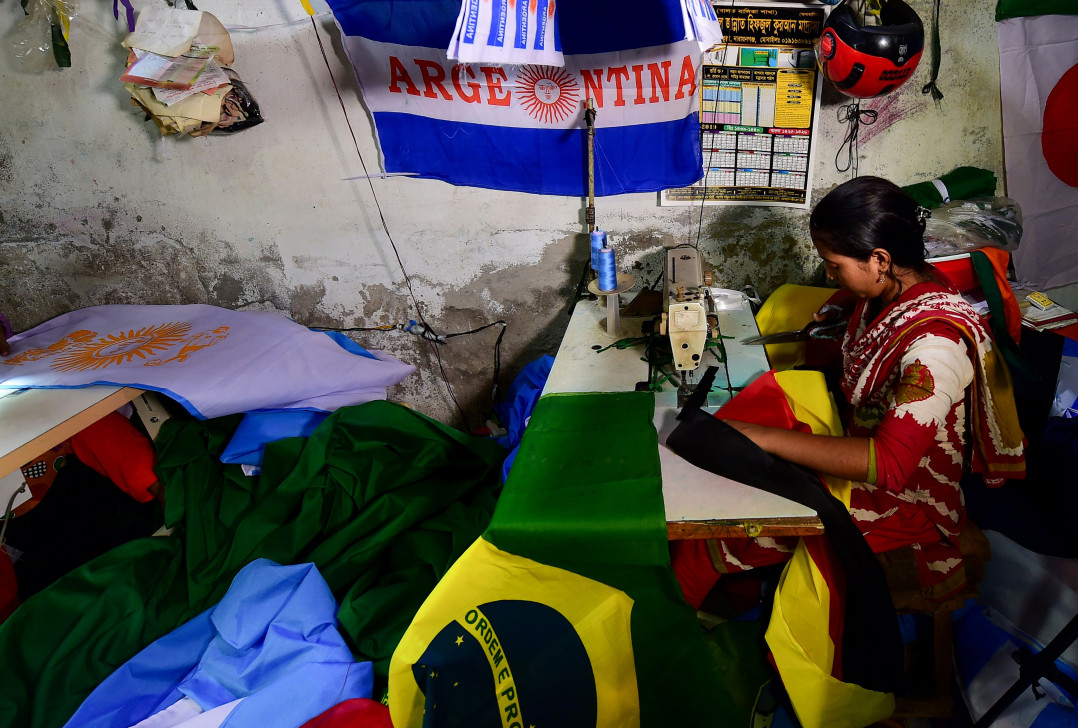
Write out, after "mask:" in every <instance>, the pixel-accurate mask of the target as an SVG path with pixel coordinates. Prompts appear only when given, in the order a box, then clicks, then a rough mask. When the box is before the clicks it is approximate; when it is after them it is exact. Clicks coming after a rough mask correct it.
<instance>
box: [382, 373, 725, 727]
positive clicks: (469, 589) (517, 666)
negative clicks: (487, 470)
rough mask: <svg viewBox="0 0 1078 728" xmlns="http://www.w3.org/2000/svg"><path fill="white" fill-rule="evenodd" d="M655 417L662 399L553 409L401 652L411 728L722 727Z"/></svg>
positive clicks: (396, 675) (574, 402)
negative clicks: (689, 599) (681, 570)
mask: <svg viewBox="0 0 1078 728" xmlns="http://www.w3.org/2000/svg"><path fill="white" fill-rule="evenodd" d="M653 409H654V397H653V395H651V394H650V393H646V392H639V393H638V392H626V393H616V394H572V395H560V394H559V395H548V396H546V397H543V398H542V399H541V400H539V402H538V404H537V405H536V408H535V411H534V413H533V415H532V418H531V421H530V423H529V425H528V429H527V430H526V431H525V434H524V438H523V440H522V442H521V446H520V451H519V453H518V455H517V458H516V461H515V462H514V464H513V469H512V471H511V472H510V474H509V478H508V480H507V481H506V484H505V487H504V490H503V492H502V494H501V496H500V498H499V500H498V504H497V506H496V508H495V512H494V517H493V518H492V520H491V523H490V526H489V527H488V528H487V530H486V532H485V533H484V534H483V536H482V537H481V538H479V539H478V540H477V541H476V542H475V543H474V544H473V545H472V546H471V548H470V549H469V550H468V551H467V552H466V553H465V554H464V555H463V556H462V557H461V558H460V559H459V560H458V561H457V562H456V563H455V564H454V565H453V567H452V568H450V570H449V572H448V573H447V574H446V575H445V576H444V577H443V578H442V580H441V581H440V582H439V584H438V586H437V587H435V589H434V591H433V592H432V593H431V595H430V597H428V599H427V601H426V602H425V603H424V604H423V606H422V607H421V608H420V610H419V612H418V613H417V614H416V616H415V618H414V619H413V621H412V624H411V625H410V627H409V628H408V631H407V632H406V633H405V635H404V637H403V638H402V639H401V642H400V644H399V645H398V646H397V649H396V651H395V652H394V654H393V659H392V662H391V664H390V675H389V707H390V712H391V715H392V718H393V724H394V726H396V728H406V727H408V726H426V727H428V728H435V727H442V726H469V728H481V727H483V726H491V727H497V726H504V727H505V728H511V727H513V726H520V727H521V728H527V727H528V726H544V725H545V726H551V725H557V726H565V727H572V726H578V725H579V726H635V725H643V726H670V725H713V724H715V723H716V721H717V720H720V717H719V716H718V715H716V712H715V707H716V703H715V696H716V694H717V692H718V691H717V690H716V688H717V686H718V684H719V683H718V675H717V671H716V668H715V666H714V664H713V662H712V661H711V658H710V656H709V653H708V649H707V646H706V644H705V642H704V638H703V632H702V631H701V629H700V627H699V625H698V624H697V621H696V617H695V613H694V612H693V610H692V609H691V608H690V607H689V606H688V605H687V604H686V603H685V601H684V599H683V598H682V596H681V592H680V590H679V587H678V585H677V581H676V580H675V578H674V575H673V572H672V571H671V569H670V559H669V550H668V546H667V540H666V518H665V514H664V509H663V500H662V489H661V477H660V470H659V456H658V442H657V435H656V432H655V428H654V426H653V424H652V416H653ZM608 425H609V426H608Z"/></svg>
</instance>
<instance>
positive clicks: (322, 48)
mask: <svg viewBox="0 0 1078 728" xmlns="http://www.w3.org/2000/svg"><path fill="white" fill-rule="evenodd" d="M311 27H312V28H314V37H315V38H316V39H317V40H318V49H319V50H320V51H321V52H322V60H323V61H324V62H325V64H326V70H327V71H328V72H329V78H330V81H332V83H333V90H334V91H335V92H336V93H337V101H338V103H340V105H341V112H342V113H343V114H344V120H345V123H346V124H347V125H348V132H349V134H351V135H352V143H353V144H354V145H355V148H356V156H358V157H359V163H360V166H362V167H363V173H364V174H365V175H367V184H368V185H369V186H370V188H371V196H372V197H373V199H374V206H375V209H377V210H378V219H379V220H381V222H382V229H383V230H385V233H386V238H387V239H388V240H389V244H390V246H391V247H392V248H393V255H394V256H395V257H396V259H397V265H398V266H400V270H401V273H402V274H403V275H404V284H405V286H406V287H407V289H408V296H409V297H410V298H411V299H412V305H413V306H414V307H415V311H416V316H418V317H419V322H420V323H421V324H423V326H424V327H425V328H426V329H427V330H428V331H431V332H432V333H433V332H434V329H433V328H432V327H431V326H430V324H428V323H427V322H426V320H425V319H424V318H423V310H422V308H420V306H419V300H418V299H417V298H416V295H415V291H414V290H413V289H412V279H411V277H410V276H409V275H408V271H407V270H405V268H404V263H403V261H401V257H400V252H399V251H398V250H397V244H396V242H394V240H393V235H392V233H390V232H389V224H388V223H387V222H386V218H385V215H384V214H383V213H382V205H381V203H380V202H379V201H378V194H377V192H375V189H374V182H372V181H371V178H370V173H369V172H368V171H367V163H366V161H364V159H363V154H362V152H360V151H359V141H358V140H357V139H356V133H355V130H354V129H353V128H352V120H351V119H349V118H348V109H347V108H346V107H345V105H344V99H343V98H342V97H341V90H340V89H339V88H338V87H337V79H336V78H335V77H334V75H333V69H332V67H331V66H330V65H329V57H328V56H327V55H326V48H325V46H324V45H323V44H322V36H321V34H320V33H319V32H318V24H317V23H316V22H315V20H314V16H311ZM424 338H427V337H424ZM427 342H428V343H429V344H430V350H431V353H432V354H434V358H435V360H436V361H437V362H438V371H439V373H440V374H441V377H442V381H443V382H445V388H446V390H447V391H448V392H449V398H450V399H451V400H453V404H454V405H455V406H456V408H457V412H458V414H460V419H461V423H462V424H463V425H464V429H465V431H468V429H469V428H468V417H467V415H465V414H464V408H463V407H461V406H460V402H459V401H457V395H456V394H455V393H454V392H453V385H452V384H450V383H449V376H448V375H447V374H446V372H445V364H444V362H443V361H442V355H441V352H439V351H438V347H437V346H435V343H434V342H433V341H431V340H430V339H429V338H428V339H427Z"/></svg>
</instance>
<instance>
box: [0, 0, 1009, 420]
mask: <svg viewBox="0 0 1078 728" xmlns="http://www.w3.org/2000/svg"><path fill="white" fill-rule="evenodd" d="M196 4H197V6H198V7H199V8H200V9H203V10H208V11H210V12H213V13H214V14H215V15H216V16H217V17H218V18H219V19H220V20H221V21H222V22H223V23H225V25H226V26H228V27H229V28H230V29H231V30H232V37H233V43H234V45H235V49H236V61H235V64H234V68H235V70H236V71H237V72H238V73H239V74H240V75H241V77H242V78H243V79H244V80H245V81H246V82H247V84H248V85H249V87H250V88H251V90H252V92H253V94H254V96H255V98H256V99H257V100H258V102H259V104H260V106H261V108H262V113H263V116H264V117H265V119H266V122H265V123H264V124H262V125H261V126H258V127H255V128H253V129H249V130H247V131H244V132H242V133H239V134H237V135H234V136H231V137H208V138H201V139H192V138H189V137H183V138H174V137H172V138H162V137H161V136H160V134H159V133H158V131H157V130H156V128H155V127H154V126H153V124H152V123H151V122H148V121H145V120H144V116H143V114H142V113H141V112H140V111H138V110H136V109H135V108H134V107H132V106H131V105H130V103H129V97H128V94H127V93H126V91H124V90H123V88H122V85H121V83H120V82H119V81H118V80H117V78H118V76H119V75H120V74H121V73H122V71H123V62H124V58H125V57H126V51H125V50H124V49H123V48H121V47H120V45H119V42H120V40H121V39H122V38H123V36H124V35H125V30H124V28H123V26H122V24H121V23H120V22H117V21H115V20H114V19H113V18H112V14H111V3H92V2H83V3H82V9H81V13H82V14H81V15H80V16H79V18H78V19H77V20H76V22H75V24H74V26H73V31H72V34H71V41H70V42H71V50H72V58H73V67H72V68H69V69H65V70H63V71H59V70H53V71H49V72H45V73H28V72H25V71H24V70H22V69H20V67H19V65H18V63H17V62H16V60H15V59H14V57H13V53H12V50H11V47H10V42H9V41H8V40H7V38H6V37H5V39H4V41H3V46H0V108H2V109H3V112H2V114H3V123H2V124H0V309H2V310H4V311H5V312H7V314H8V315H9V317H10V318H11V320H12V323H13V324H14V326H15V328H16V330H21V329H25V328H28V327H30V326H33V325H35V324H37V323H40V322H42V321H44V320H47V319H49V318H51V317H53V316H56V315H58V314H61V313H64V312H66V311H69V310H71V309H75V308H80V307H84V306H91V305H96V304H104V303H152V304H166V303H210V304H215V305H220V306H225V307H228V308H234V309H240V310H245V309H246V310H250V309H260V310H276V311H279V312H282V313H284V314H287V315H289V316H291V317H293V318H294V319H295V320H296V321H298V322H300V323H302V324H305V325H309V326H330V327H363V326H377V325H382V324H394V323H398V322H407V321H408V320H409V319H413V318H416V314H415V310H414V307H413V305H412V302H411V300H410V298H409V295H408V291H407V288H406V287H405V285H404V277H403V275H402V272H401V268H400V266H399V265H398V263H397V260H396V257H395V255H394V252H393V249H392V247H391V246H390V244H389V241H388V239H387V237H386V234H385V232H384V231H383V229H382V225H381V222H380V219H379V213H378V209H377V208H376V207H375V204H374V196H373V195H372V189H371V187H372V186H373V191H374V193H376V194H377V198H378V201H379V202H380V204H381V209H382V211H383V213H384V215H385V220H386V223H387V225H388V228H389V231H390V232H391V234H392V236H393V240H394V241H395V242H396V246H397V249H398V251H399V253H400V258H401V261H402V262H403V265H404V268H405V269H406V270H407V271H408V274H409V276H410V279H411V285H412V290H413V291H414V294H415V297H416V299H417V300H418V302H419V305H420V306H421V307H422V310H423V314H424V316H425V318H426V320H427V321H428V322H430V323H431V325H432V326H434V327H435V329H437V330H438V331H439V332H456V331H465V330H469V329H472V328H475V327H477V326H481V325H483V324H486V323H489V322H491V321H495V320H498V319H504V320H505V321H506V322H507V323H508V327H507V332H506V335H505V339H504V342H503V344H502V363H503V364H502V366H503V368H502V383H503V385H505V386H507V385H508V383H509V382H510V381H511V378H512V376H513V375H514V374H515V373H516V371H517V370H518V369H519V368H520V367H521V366H523V365H524V364H526V363H528V362H530V361H532V360H533V359H535V358H536V357H537V356H539V355H540V354H544V353H550V354H553V353H554V352H555V351H556V350H557V345H558V343H559V341H560V338H561V335H562V332H563V331H564V328H565V326H566V323H567V317H566V310H567V307H568V305H569V303H570V300H571V298H572V294H573V292H574V290H575V288H576V284H577V280H578V278H579V276H580V272H581V267H582V265H583V261H584V260H585V258H586V256H587V240H586V236H585V234H584V233H585V231H586V230H587V228H586V227H585V226H584V225H583V224H582V223H583V206H584V205H585V204H586V201H582V200H580V199H577V198H557V197H545V196H532V195H523V194H517V193H508V192H492V191H488V190H480V189H473V188H464V187H453V186H450V185H447V184H444V183H442V182H436V181H427V180H416V179H407V178H400V177H396V178H388V179H375V180H373V181H372V183H371V184H370V185H369V184H368V183H367V181H366V180H352V181H346V179H347V178H350V177H356V176H359V175H362V174H364V168H363V167H362V166H361V163H360V161H359V157H358V156H357V154H356V148H355V146H354V144H353V141H352V136H351V133H350V132H349V128H348V126H347V125H346V123H345V119H344V115H343V113H342V110H341V107H340V105H339V103H338V100H337V94H336V91H335V90H334V84H333V82H332V81H331V79H330V74H329V72H328V71H327V68H326V64H325V62H324V61H323V59H322V55H321V53H320V51H319V46H318V41H317V39H316V37H315V32H314V29H313V27H312V23H311V22H310V20H309V19H307V16H306V15H305V14H304V13H303V11H302V9H301V7H300V4H299V2H297V1H296V0H287V1H286V0H275V1H273V2H271V1H270V0H249V1H248V2H242V3H239V2H223V1H222V0H202V1H199V2H197V3H196ZM911 5H912V6H913V7H914V9H915V10H917V12H918V13H920V15H921V17H922V19H924V20H925V22H926V25H927V24H928V22H929V21H930V19H931V12H932V11H931V2H930V1H929V0H911ZM994 5H995V2H994V0H953V1H952V2H948V3H945V4H944V6H943V18H942V42H943V47H944V49H945V50H946V57H945V58H944V60H943V63H942V72H941V80H940V87H941V88H942V90H943V92H944V94H945V95H946V98H945V99H944V101H943V107H942V110H939V109H937V108H936V107H935V106H933V104H932V103H931V101H930V100H929V98H928V97H927V96H923V95H922V94H921V86H922V85H923V84H924V83H925V82H926V80H927V78H928V72H929V66H930V63H929V59H928V56H927V51H926V57H925V59H924V60H923V61H922V63H921V67H920V68H919V69H918V71H917V73H916V75H915V76H914V78H913V79H912V80H911V81H910V82H909V83H907V84H906V86H905V87H903V88H902V89H901V90H900V91H899V92H897V93H895V94H892V95H891V96H888V97H884V98H882V99H877V100H873V101H872V102H869V103H868V104H867V106H868V107H870V108H875V109H877V110H878V112H879V120H878V121H877V123H876V124H875V125H874V126H872V127H867V128H862V133H861V143H860V147H859V162H860V172H861V173H862V174H879V175H881V176H886V177H889V178H891V179H893V180H894V181H896V182H898V183H899V184H909V183H912V182H917V181H921V180H925V179H930V178H932V177H934V176H938V175H940V174H942V173H944V172H947V171H949V170H951V169H953V168H954V167H956V166H959V165H974V166H979V167H985V168H988V169H991V170H993V171H995V172H996V174H997V176H998V177H1000V179H1001V180H1002V144H1001V136H1000V110H999V71H998V53H997V50H996V29H995V23H994V21H993V19H992V12H993V8H994ZM138 7H141V5H140V4H139V3H138V2H136V8H138ZM316 9H319V10H324V6H321V7H320V6H318V5H316ZM21 15H22V11H21V9H20V8H19V4H18V3H16V2H8V3H3V4H0V27H3V28H5V29H11V28H14V27H15V26H16V24H17V23H18V22H19V20H20V18H21ZM317 22H318V26H319V33H320V34H321V37H322V39H323V42H324V43H325V46H326V51H327V54H328V56H329V64H330V67H331V69H332V74H333V76H334V77H335V78H336V84H337V86H338V87H339V89H340V93H341V96H342V97H343V100H344V105H345V107H346V108H347V110H348V116H349V118H350V119H351V123H352V127H353V129H354V130H355V134H356V139H357V141H358V145H359V150H360V152H361V153H362V156H363V160H364V161H365V163H366V170H367V171H368V172H377V171H378V156H377V151H376V148H375V145H374V140H373V135H372V133H371V126H370V122H369V117H368V116H367V114H366V112H365V109H364V107H363V105H362V101H361V97H360V94H359V90H358V88H357V84H356V81H355V79H354V77H353V74H352V71H351V68H350V65H349V63H348V61H347V59H346V58H345V56H344V54H343V52H342V51H341V48H340V42H339V37H338V33H337V30H336V27H335V25H334V24H333V22H332V20H331V19H330V18H328V16H325V15H320V17H319V20H318V21H317ZM846 101H847V99H846V98H845V97H842V96H840V95H838V94H837V93H835V92H833V91H831V90H830V89H828V92H827V93H826V95H825V97H824V107H823V109H822V112H821V117H820V134H819V137H818V139H817V147H816V150H817V153H816V159H815V167H814V170H813V172H814V177H815V192H814V195H813V197H814V199H818V198H819V197H820V196H821V195H822V194H823V193H825V192H826V191H827V190H828V189H830V188H831V187H833V186H834V185H835V184H838V183H839V182H842V181H844V180H845V179H847V178H849V177H850V176H851V175H850V174H849V173H847V174H841V173H839V172H837V171H836V169H835V161H834V159H835V154H836V152H837V151H838V149H839V146H840V144H841V142H842V138H843V135H844V134H845V132H846V126H845V125H843V124H840V123H839V122H838V121H837V118H836V117H837V112H838V108H839V106H840V105H842V104H844V103H846ZM1001 189H1002V187H1001ZM656 197H657V196H656V195H654V194H639V195H623V196H619V197H613V198H599V199H598V200H597V201H596V211H597V221H598V223H599V225H600V227H602V228H604V229H606V230H608V231H610V233H611V235H612V237H613V239H614V240H615V241H617V242H619V243H620V244H621V246H622V247H621V249H622V251H623V252H622V253H621V257H620V259H621V260H622V261H623V265H624V266H625V267H628V268H632V269H633V270H634V272H635V273H636V274H637V276H638V279H641V280H647V281H650V280H652V279H654V277H655V276H656V275H657V274H658V272H659V270H660V265H661V246H662V245H664V244H666V245H670V244H676V243H681V242H687V241H695V240H696V239H697V236H698V235H699V237H700V241H701V247H702V249H703V251H704V252H705V256H706V259H707V260H708V261H709V263H710V264H711V266H712V267H713V268H715V270H716V272H717V273H718V279H719V280H718V283H719V284H720V285H725V286H728V287H734V288H737V287H740V286H742V285H744V284H746V283H753V284H755V285H756V286H757V287H758V289H759V290H760V292H761V293H763V294H767V293H769V292H770V291H771V290H773V289H774V288H775V287H777V286H778V285H780V284H782V283H784V282H805V281H807V280H809V279H810V278H811V277H812V275H813V274H814V272H815V270H816V266H817V260H816V257H815V253H814V250H813V249H812V246H811V244H810V242H809V240H808V235H807V230H806V229H807V212H806V211H802V210H791V209H790V208H759V207H748V206H732V207H729V206H726V207H708V208H705V209H704V211H703V215H702V219H701V211H700V209H699V208H698V207H693V208H660V207H658V204H657V199H656ZM497 334H498V329H497V328H496V327H495V328H492V329H488V330H486V331H484V332H481V333H479V334H475V335H472V336H467V337H460V338H456V339H453V340H451V342H450V343H449V344H448V345H446V346H444V347H442V349H441V353H442V362H443V366H444V370H445V373H446V375H447V376H448V379H449V382H450V383H451V385H452V387H453V389H454V391H455V393H456V398H457V400H458V401H459V402H460V404H461V406H462V407H463V409H464V410H465V412H466V413H467V417H468V425H469V426H471V427H475V426H478V425H479V424H481V423H482V421H483V419H484V418H485V416H486V415H487V414H488V413H489V411H490V398H489V397H490V383H491V376H492V373H493V364H494V348H493V347H494V341H495V339H496V337H497ZM353 336H354V338H355V339H356V340H357V341H358V342H359V343H361V344H362V345H364V346H366V347H368V348H374V349H383V350H386V351H389V352H390V353H392V354H394V355H396V356H398V357H400V358H401V359H403V360H406V361H409V362H412V363H414V364H416V366H417V367H418V368H419V373H418V374H417V375H415V376H413V377H410V378H409V380H407V381H406V382H405V383H404V384H402V385H401V386H400V387H398V388H397V390H396V391H394V392H393V393H392V397H393V398H394V399H398V400H402V401H406V402H409V403H411V404H413V405H414V406H416V407H417V408H418V409H420V410H421V411H423V412H426V413H428V414H430V415H432V416H434V417H437V418H439V419H442V420H444V421H447V422H453V423H454V424H457V425H459V424H460V419H459V417H458V415H457V412H456V407H455V406H454V405H453V403H452V401H451V400H450V398H449V395H448V393H447V389H446V387H445V385H444V384H443V382H442V379H441V375H440V373H439V367H438V365H437V362H436V361H435V360H434V359H433V357H432V355H431V352H430V349H429V347H428V346H427V345H426V344H425V343H424V342H422V341H421V340H420V339H418V338H417V337H415V336H411V335H408V334H404V333H401V332H396V331H394V332H387V333H362V334H360V333H357V334H353Z"/></svg>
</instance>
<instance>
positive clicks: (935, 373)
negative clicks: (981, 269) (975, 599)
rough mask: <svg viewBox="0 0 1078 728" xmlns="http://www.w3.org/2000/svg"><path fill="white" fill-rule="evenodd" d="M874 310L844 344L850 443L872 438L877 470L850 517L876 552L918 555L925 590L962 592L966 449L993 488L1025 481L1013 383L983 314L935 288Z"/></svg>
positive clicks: (853, 325)
mask: <svg viewBox="0 0 1078 728" xmlns="http://www.w3.org/2000/svg"><path fill="white" fill-rule="evenodd" d="M870 308H871V307H870V305H869V301H867V300H863V301H860V302H858V305H857V307H856V308H855V310H854V315H853V317H852V319H851V320H850V324H849V326H848V328H847V330H846V335H845V337H844V339H843V342H842V352H843V378H842V382H841V384H842V391H843V393H844V394H845V395H846V399H847V400H848V401H849V403H850V404H851V405H852V413H851V417H850V421H849V423H848V425H847V434H849V435H851V436H853V437H871V438H872V439H873V443H874V447H875V455H876V472H877V477H876V481H875V483H854V484H853V492H852V495H851V501H850V515H851V516H852V517H853V519H854V521H855V522H857V524H858V525H859V526H860V527H861V530H862V532H863V533H864V534H865V538H866V540H867V541H868V543H869V545H870V546H871V547H872V549H873V551H876V552H877V553H880V552H884V551H890V550H892V549H895V548H899V547H903V546H911V547H912V548H913V551H914V555H915V559H916V563H917V569H918V576H919V580H920V583H921V585H922V586H924V587H936V586H943V585H945V584H946V583H948V582H952V583H953V584H954V588H956V589H957V588H959V587H961V586H962V584H963V574H962V572H961V569H960V566H961V563H962V561H961V555H960V553H959V550H958V533H959V531H960V530H961V528H962V525H963V522H964V521H965V504H964V500H963V497H962V490H961V487H960V485H959V482H960V480H961V478H962V474H963V471H964V468H965V466H966V465H967V463H966V459H967V452H968V453H969V456H970V459H971V460H972V463H971V464H972V467H973V469H974V470H975V471H977V472H979V473H981V475H982V476H983V477H984V478H985V480H986V482H988V483H990V484H998V483H1001V482H1002V481H1003V480H1004V479H1006V478H1021V477H1024V475H1025V456H1024V440H1023V436H1022V431H1021V429H1020V428H1019V426H1018V418H1017V415H1016V413H1015V409H1014V398H1013V393H1012V389H1011V381H1010V375H1009V373H1008V371H1007V368H1006V365H1005V364H1004V362H1003V361H1002V359H1001V357H1000V356H999V355H998V352H997V350H996V349H995V347H994V346H993V343H992V338H991V335H990V334H989V333H988V330H987V328H986V327H985V325H984V323H983V320H982V319H981V317H980V316H979V315H978V314H977V312H976V311H974V310H973V308H972V307H971V306H970V305H969V304H967V303H966V302H965V301H964V300H963V299H962V298H961V297H960V296H959V295H957V294H955V293H953V292H951V291H949V290H947V289H946V288H944V287H943V286H941V285H939V284H937V283H920V284H918V285H915V286H913V287H911V288H910V289H909V290H907V291H904V292H903V294H902V295H901V296H899V297H898V298H897V299H896V300H895V301H894V302H893V303H892V304H891V305H889V306H887V307H885V308H884V309H883V311H881V312H880V313H879V314H878V315H876V316H875V317H874V318H872V317H871V314H870ZM870 319H871V320H870ZM967 398H968V403H967ZM967 413H968V417H967ZM967 419H968V420H969V421H968V422H967ZM967 433H969V434H968V435H967ZM967 441H968V442H970V445H971V447H967V445H966V443H967ZM942 591H943V592H948V591H952V590H951V589H943V590H942Z"/></svg>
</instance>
